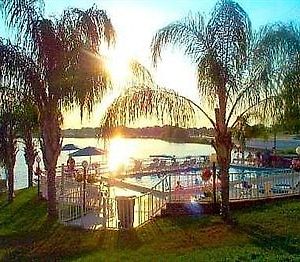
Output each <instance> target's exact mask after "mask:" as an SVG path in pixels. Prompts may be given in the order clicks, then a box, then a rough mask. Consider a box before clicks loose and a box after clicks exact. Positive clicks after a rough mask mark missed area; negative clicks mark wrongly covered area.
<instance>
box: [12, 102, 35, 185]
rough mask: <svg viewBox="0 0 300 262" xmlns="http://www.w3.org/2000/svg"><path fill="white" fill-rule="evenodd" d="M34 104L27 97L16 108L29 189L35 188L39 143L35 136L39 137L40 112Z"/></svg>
mask: <svg viewBox="0 0 300 262" xmlns="http://www.w3.org/2000/svg"><path fill="white" fill-rule="evenodd" d="M32 102H33V101H32V99H30V97H26V98H25V99H24V100H23V101H21V104H20V106H18V107H17V108H16V117H17V119H18V127H17V128H18V130H17V131H18V134H19V137H20V138H21V139H22V141H23V143H24V145H25V147H24V156H25V161H26V164H27V177H28V188H29V187H32V186H33V165H34V161H35V158H36V156H37V142H35V141H34V135H35V136H37V135H39V128H38V110H37V108H36V106H35V105H34V104H33V103H32Z"/></svg>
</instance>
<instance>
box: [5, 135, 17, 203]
mask: <svg viewBox="0 0 300 262" xmlns="http://www.w3.org/2000/svg"><path fill="white" fill-rule="evenodd" d="M8 133H9V134H8V141H7V142H8V143H7V148H6V150H7V152H6V154H7V162H6V168H7V173H8V174H7V175H8V179H7V180H8V196H7V200H8V202H12V201H13V198H14V167H15V163H16V149H15V141H14V135H13V133H12V131H11V130H9V131H8Z"/></svg>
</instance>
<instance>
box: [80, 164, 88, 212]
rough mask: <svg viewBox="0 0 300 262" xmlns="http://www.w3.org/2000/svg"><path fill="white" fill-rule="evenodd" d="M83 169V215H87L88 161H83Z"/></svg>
mask: <svg viewBox="0 0 300 262" xmlns="http://www.w3.org/2000/svg"><path fill="white" fill-rule="evenodd" d="M81 165H82V167H83V197H82V203H83V207H82V209H83V213H85V198H86V171H87V167H88V165H89V164H88V162H87V161H86V160H84V161H82V163H81Z"/></svg>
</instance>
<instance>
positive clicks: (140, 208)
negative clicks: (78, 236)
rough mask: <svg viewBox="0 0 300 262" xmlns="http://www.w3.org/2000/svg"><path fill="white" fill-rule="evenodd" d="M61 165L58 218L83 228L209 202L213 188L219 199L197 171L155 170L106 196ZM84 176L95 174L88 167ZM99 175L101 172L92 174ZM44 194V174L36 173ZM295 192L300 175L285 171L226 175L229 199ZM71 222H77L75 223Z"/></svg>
mask: <svg viewBox="0 0 300 262" xmlns="http://www.w3.org/2000/svg"><path fill="white" fill-rule="evenodd" d="M64 170H65V169H64V168H63V167H62V168H61V169H60V170H59V169H58V171H57V174H58V176H57V179H56V187H57V191H56V192H57V201H58V207H59V214H60V220H61V221H62V222H63V223H66V224H74V225H80V226H85V227H88V228H98V227H108V228H130V227H138V226H140V225H142V224H144V223H145V222H147V221H149V220H150V219H151V218H153V217H154V216H156V215H158V214H159V213H160V211H161V210H162V209H163V208H164V207H165V206H166V203H168V202H191V201H206V202H211V201H213V189H214V187H215V190H216V195H217V198H216V199H217V200H220V195H221V191H220V190H221V187H220V180H219V179H218V176H216V180H215V184H213V179H212V177H211V178H210V179H208V180H205V181H204V180H203V179H202V177H201V171H190V172H185V173H183V172H175V173H170V174H164V175H163V176H162V175H161V174H160V176H159V177H160V181H159V182H158V183H157V184H156V185H155V186H153V187H151V188H149V190H148V191H147V192H146V193H143V194H140V195H137V196H134V197H118V196H112V195H111V194H110V186H109V185H105V183H103V182H101V180H98V184H95V183H94V184H92V183H91V184H89V183H87V184H85V186H84V183H83V182H78V181H76V180H75V179H74V176H70V175H69V174H67V173H66V172H65V171H64ZM90 174H97V173H96V171H94V170H91V172H90ZM98 177H101V176H98ZM41 181H42V185H41V188H42V192H43V195H44V196H47V187H46V184H47V183H46V177H45V176H42V177H41ZM295 193H297V194H299V193H300V173H299V172H294V171H291V170H281V171H275V170H268V171H265V172H262V171H259V172H257V171H253V172H252V171H244V172H243V171H241V172H238V173H231V174H229V197H230V200H245V199H256V198H266V197H273V196H278V195H290V194H295ZM76 223H77V224H76Z"/></svg>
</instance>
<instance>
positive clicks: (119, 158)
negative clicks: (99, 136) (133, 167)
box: [108, 137, 135, 171]
mask: <svg viewBox="0 0 300 262" xmlns="http://www.w3.org/2000/svg"><path fill="white" fill-rule="evenodd" d="M134 152H135V149H134V148H133V147H128V145H126V142H125V141H124V139H122V138H121V137H115V138H113V139H111V141H110V145H109V153H108V168H109V170H110V171H117V170H118V169H121V168H123V167H127V166H128V165H129V163H130V158H131V157H132V156H133V154H134Z"/></svg>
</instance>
